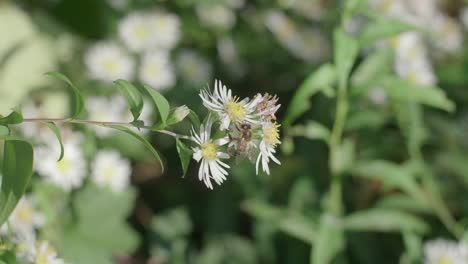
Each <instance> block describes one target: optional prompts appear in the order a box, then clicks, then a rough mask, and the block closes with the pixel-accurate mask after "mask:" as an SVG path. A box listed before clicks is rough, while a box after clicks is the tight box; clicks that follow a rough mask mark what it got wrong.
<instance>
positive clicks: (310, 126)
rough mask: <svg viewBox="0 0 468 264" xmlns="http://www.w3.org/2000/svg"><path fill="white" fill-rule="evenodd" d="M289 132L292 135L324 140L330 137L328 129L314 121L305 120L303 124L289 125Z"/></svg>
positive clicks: (326, 140)
mask: <svg viewBox="0 0 468 264" xmlns="http://www.w3.org/2000/svg"><path fill="white" fill-rule="evenodd" d="M289 134H290V135H292V136H302V137H305V138H308V139H321V140H323V141H325V142H328V140H329V139H330V130H329V129H328V128H327V127H325V126H324V125H322V124H320V123H318V122H315V121H307V123H306V124H305V125H297V126H294V127H291V128H290V130H289Z"/></svg>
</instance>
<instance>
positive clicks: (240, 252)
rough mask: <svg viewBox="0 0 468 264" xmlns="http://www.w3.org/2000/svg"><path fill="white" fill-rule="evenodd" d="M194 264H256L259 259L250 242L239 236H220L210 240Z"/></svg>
mask: <svg viewBox="0 0 468 264" xmlns="http://www.w3.org/2000/svg"><path fill="white" fill-rule="evenodd" d="M226 249H228V250H226ZM194 263H195V264H218V263H225V264H237V263H242V264H256V263H259V259H257V254H256V250H255V246H254V245H253V244H252V242H251V241H249V240H247V239H245V238H242V237H240V236H235V235H222V236H215V237H214V238H211V239H210V240H209V242H208V243H207V245H206V246H205V247H204V248H203V249H202V250H201V252H200V254H199V255H198V256H197V257H196V258H195V262H194Z"/></svg>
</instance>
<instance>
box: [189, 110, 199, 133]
mask: <svg viewBox="0 0 468 264" xmlns="http://www.w3.org/2000/svg"><path fill="white" fill-rule="evenodd" d="M188 117H189V119H190V122H192V125H193V126H194V128H195V131H200V125H201V122H200V118H199V117H198V115H197V113H195V112H194V111H193V110H190V113H189V115H188Z"/></svg>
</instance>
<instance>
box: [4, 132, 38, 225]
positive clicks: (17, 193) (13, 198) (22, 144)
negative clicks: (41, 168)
mask: <svg viewBox="0 0 468 264" xmlns="http://www.w3.org/2000/svg"><path fill="white" fill-rule="evenodd" d="M32 165H33V149H32V146H31V144H29V143H28V142H26V141H23V140H20V139H15V138H11V139H9V138H7V139H6V140H5V145H4V156H3V177H2V186H1V192H0V226H1V225H3V223H5V221H7V220H8V217H9V216H10V214H11V212H13V210H14V209H15V207H16V204H17V203H18V202H19V200H20V199H21V196H22V195H23V194H24V191H25V190H26V187H27V185H28V183H29V180H30V179H31V175H32Z"/></svg>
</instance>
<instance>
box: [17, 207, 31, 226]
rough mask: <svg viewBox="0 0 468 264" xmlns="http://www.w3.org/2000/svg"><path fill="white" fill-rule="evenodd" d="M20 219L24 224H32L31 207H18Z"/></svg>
mask: <svg viewBox="0 0 468 264" xmlns="http://www.w3.org/2000/svg"><path fill="white" fill-rule="evenodd" d="M17 215H18V219H19V220H20V221H21V222H23V223H31V222H32V219H33V211H32V210H31V208H29V207H18V214H17Z"/></svg>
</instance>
